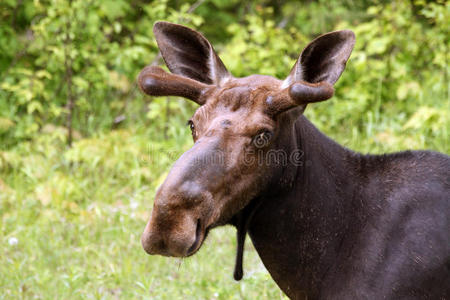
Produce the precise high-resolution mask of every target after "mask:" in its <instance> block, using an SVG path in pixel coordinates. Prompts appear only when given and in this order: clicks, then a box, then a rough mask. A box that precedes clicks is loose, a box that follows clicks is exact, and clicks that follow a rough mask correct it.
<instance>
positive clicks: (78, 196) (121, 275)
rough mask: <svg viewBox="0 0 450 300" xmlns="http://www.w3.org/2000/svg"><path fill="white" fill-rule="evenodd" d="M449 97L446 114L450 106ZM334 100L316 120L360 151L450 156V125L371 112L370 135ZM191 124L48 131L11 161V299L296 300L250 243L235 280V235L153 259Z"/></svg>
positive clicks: (4, 208)
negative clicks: (160, 214)
mask: <svg viewBox="0 0 450 300" xmlns="http://www.w3.org/2000/svg"><path fill="white" fill-rule="evenodd" d="M441 100H443V101H441V102H437V103H441V104H439V105H441V106H442V107H444V108H445V105H448V102H447V103H445V100H444V99H441ZM330 103H331V104H329V106H328V108H327V107H326V104H325V103H324V104H319V105H320V106H319V105H318V106H316V107H314V108H312V109H311V108H309V109H308V111H307V115H308V116H309V117H310V119H311V120H312V121H313V122H314V123H315V124H316V125H317V126H319V128H321V129H323V130H324V131H325V132H326V133H327V134H328V135H329V136H331V137H332V138H334V139H336V140H337V141H339V142H340V143H341V144H344V145H346V146H348V147H350V148H353V149H356V150H360V151H362V152H374V153H380V152H385V151H393V150H400V149H405V148H431V149H435V150H440V151H442V152H446V153H448V152H449V144H448V128H449V126H448V118H444V119H443V120H441V119H437V120H436V119H432V121H430V120H429V116H425V117H424V118H425V121H426V123H424V125H423V126H413V127H412V128H409V127H408V126H406V125H405V124H408V121H409V120H410V119H411V118H413V117H414V115H413V116H412V117H411V118H409V119H408V118H405V117H402V116H399V117H395V116H391V118H389V117H388V116H383V117H381V116H378V117H373V116H375V115H376V114H377V112H376V111H375V112H374V110H370V111H368V112H365V114H366V115H364V116H363V117H361V116H359V117H360V118H362V119H365V120H368V121H367V122H366V123H365V124H364V126H362V127H361V126H359V125H358V124H353V123H352V117H351V113H354V112H351V113H350V117H348V118H346V119H342V118H343V117H342V114H343V113H342V112H344V110H345V108H347V109H349V110H350V111H351V108H349V107H346V105H347V106H349V105H351V104H349V103H350V102H345V101H341V102H339V101H338V100H334V101H332V102H330ZM340 105H341V106H344V107H343V108H342V107H341V106H340ZM418 111H419V110H418ZM333 112H335V113H333ZM422 112H423V113H429V111H426V110H422ZM433 113H435V114H436V112H434V111H432V112H431V114H432V115H431V117H433V118H435V116H434V115H433ZM326 114H328V115H326ZM187 115H189V111H187V112H184V113H182V115H181V116H180V117H179V119H176V120H172V121H171V122H172V123H171V126H169V130H168V132H167V135H168V137H167V139H166V138H164V135H163V133H162V132H163V130H162V128H164V126H165V125H164V124H147V126H146V127H144V126H142V127H139V126H137V125H135V126H130V127H128V128H125V129H120V130H115V131H111V132H108V133H103V134H98V135H97V136H94V137H91V138H84V139H79V140H77V141H76V142H75V144H74V145H73V147H72V148H71V149H68V148H67V147H66V146H65V145H64V134H65V132H64V131H63V129H62V128H58V127H54V126H47V127H46V128H44V130H43V131H42V133H41V134H40V135H36V136H35V138H34V139H33V140H31V141H28V142H23V143H21V144H19V145H18V146H16V147H14V148H13V149H9V150H7V151H2V152H0V218H1V223H0V243H1V246H0V291H1V292H0V299H141V298H143V299H283V298H285V297H284V296H283V295H282V293H281V292H280V290H279V289H278V287H277V286H276V285H275V283H274V282H273V281H272V279H271V278H270V276H269V274H268V272H267V271H266V270H265V269H264V266H263V265H262V263H261V262H260V259H259V258H258V256H257V254H256V252H255V250H254V249H253V247H252V245H251V243H250V242H248V243H247V247H246V253H245V260H244V270H245V277H244V279H243V280H242V281H241V282H239V283H237V282H235V281H234V280H233V278H232V273H233V267H234V258H235V257H234V255H235V230H234V229H233V228H231V227H223V228H219V229H216V230H213V231H212V233H211V234H210V236H209V238H208V239H207V241H206V242H205V244H204V245H203V247H202V248H201V249H200V251H199V253H198V254H196V255H194V256H193V257H191V258H188V259H183V260H179V259H170V258H162V257H158V256H148V255H147V254H146V253H145V252H144V251H143V249H142V247H141V245H140V234H141V232H142V230H143V228H144V226H145V224H146V222H147V220H148V217H149V213H150V210H151V207H152V202H153V196H154V191H155V188H156V187H157V186H158V185H159V184H160V183H161V182H162V180H163V179H164V177H165V175H166V173H167V170H168V168H169V167H170V165H171V164H172V163H173V160H174V159H175V158H176V156H177V155H179V154H181V153H182V152H183V151H185V150H186V149H188V148H189V147H190V145H191V141H190V136H189V133H188V129H187V128H185V127H183V126H182V125H181V124H182V123H183V122H182V120H184V119H183V118H185V117H186V116H187ZM343 115H345V114H343ZM442 115H443V116H444V117H445V116H446V115H448V111H445V110H444V113H443V114H442ZM438 116H439V114H438ZM339 118H341V119H339ZM415 118H418V119H420V116H415ZM427 118H428V119H427ZM147 122H148V121H147ZM439 122H441V123H439ZM436 124H441V125H439V126H437V125H436ZM15 241H17V243H14V242H15Z"/></svg>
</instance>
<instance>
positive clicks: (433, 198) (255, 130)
mask: <svg viewBox="0 0 450 300" xmlns="http://www.w3.org/2000/svg"><path fill="white" fill-rule="evenodd" d="M154 34H155V37H156V41H157V43H158V46H159V49H160V51H161V54H162V57H163V58H164V60H165V62H166V64H167V66H168V68H169V70H170V71H171V72H172V73H171V74H170V73H167V72H166V71H164V70H163V69H161V68H159V67H156V66H149V67H146V68H144V69H143V70H142V71H141V73H140V74H139V77H138V82H139V86H140V88H141V89H142V91H143V92H144V93H146V94H149V95H154V96H163V95H174V96H181V97H185V98H188V99H190V100H192V101H194V102H196V103H198V104H199V105H200V107H199V108H198V109H197V111H196V112H195V114H194V115H193V116H192V118H191V119H190V120H189V121H188V124H189V126H190V129H191V130H192V137H193V140H194V145H193V147H192V148H191V149H190V150H188V151H187V152H185V153H184V154H183V155H181V157H180V158H179V159H178V160H177V161H176V162H175V164H174V166H173V168H172V169H171V171H170V172H169V174H168V176H167V178H166V180H165V181H164V183H163V184H162V185H161V186H160V187H159V189H158V191H157V193H156V197H155V202H154V207H153V211H152V213H151V217H150V220H149V222H148V224H147V226H146V227H145V230H144V233H143V234H142V238H141V241H142V245H143V248H144V249H145V251H146V252H147V253H149V254H160V255H165V256H178V257H185V256H190V255H192V254H194V253H195V252H196V251H197V250H198V249H199V248H200V247H201V245H202V243H203V241H204V240H205V237H206V236H207V233H208V231H209V230H211V229H212V228H214V227H217V226H220V225H225V224H232V225H234V226H236V228H237V239H238V249H237V257H236V269H235V274H234V277H235V279H236V280H239V279H240V278H241V277H242V255H243V247H244V240H245V236H246V233H247V232H248V233H249V235H250V238H251V240H252V242H253V244H254V246H255V248H256V250H257V252H258V254H259V256H260V257H261V259H262V261H263V263H264V265H265V266H266V268H267V270H268V271H269V273H270V274H271V276H272V278H273V279H274V280H275V281H276V283H277V284H278V286H279V287H280V288H281V289H282V290H283V291H284V293H286V295H287V296H288V297H290V298H292V299H450V218H449V215H450V157H449V156H447V155H444V154H440V153H437V152H432V151H405V152H401V153H395V154H388V155H362V154H359V153H355V152H353V151H351V150H349V149H346V148H344V147H342V146H340V145H338V144H337V143H336V142H334V141H333V140H331V139H329V138H328V137H326V136H325V135H323V134H322V133H321V132H320V131H319V130H317V129H316V128H315V127H314V126H313V125H312V124H311V123H310V122H309V121H308V120H307V119H306V118H305V117H304V116H303V111H304V110H305V108H306V105H307V104H308V103H312V102H318V101H324V100H327V99H329V98H330V97H332V95H333V93H334V88H333V85H334V83H335V82H336V81H337V80H338V78H339V77H340V75H341V73H342V71H343V70H344V68H345V65H346V62H347V60H348V58H349V56H350V53H351V51H352V49H353V45H354V43H355V36H354V34H353V32H352V31H349V30H342V31H335V32H330V33H327V34H324V35H322V36H320V37H318V38H316V39H315V40H314V41H312V42H311V43H310V44H309V45H308V46H307V47H306V48H305V49H304V50H303V52H302V53H301V54H300V57H299V58H298V60H297V62H296V63H295V65H294V67H293V68H292V70H291V72H290V74H289V76H288V77H287V78H286V79H285V80H284V81H281V80H278V79H275V78H273V77H270V76H263V75H252V76H248V77H244V78H235V77H233V76H232V75H231V74H230V73H229V72H228V71H227V69H226V68H225V66H224V64H223V63H222V61H221V60H220V58H219V57H218V55H217V54H216V52H215V51H214V49H213V47H212V46H211V44H210V43H209V42H208V40H207V39H206V38H205V37H204V36H203V35H201V34H200V33H198V32H197V31H194V30H191V29H189V28H187V27H184V26H180V25H176V24H171V23H168V22H157V23H156V24H155V25H154Z"/></svg>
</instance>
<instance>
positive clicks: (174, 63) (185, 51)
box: [153, 22, 231, 85]
mask: <svg viewBox="0 0 450 300" xmlns="http://www.w3.org/2000/svg"><path fill="white" fill-rule="evenodd" d="M153 32H154V34H155V37H156V42H157V43H158V47H159V49H160V51H161V54H162V57H163V58H164V61H165V62H166V65H167V67H168V68H169V70H170V71H171V72H172V73H174V74H177V75H182V76H185V77H187V78H190V79H193V80H196V81H199V82H202V83H205V84H213V85H220V83H221V82H223V81H224V80H226V79H228V78H229V77H231V75H230V73H229V72H228V71H227V69H226V68H225V66H224V64H223V62H222V61H221V60H220V58H219V56H218V55H217V54H216V52H215V51H214V49H213V47H212V46H211V44H210V43H209V42H208V40H207V39H206V38H205V37H204V36H203V35H201V34H200V33H199V32H197V31H195V30H192V29H190V28H187V27H184V26H181V25H177V24H172V23H169V22H157V23H156V24H155V25H154V26H153Z"/></svg>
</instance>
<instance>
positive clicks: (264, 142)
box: [253, 130, 273, 148]
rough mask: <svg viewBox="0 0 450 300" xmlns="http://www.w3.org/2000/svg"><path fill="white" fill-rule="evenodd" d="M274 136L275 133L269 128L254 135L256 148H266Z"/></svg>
mask: <svg viewBox="0 0 450 300" xmlns="http://www.w3.org/2000/svg"><path fill="white" fill-rule="evenodd" d="M272 136H273V134H272V132H271V131H269V130H264V131H261V132H260V133H258V134H257V135H255V136H254V137H253V145H255V147H256V148H264V147H266V146H268V145H269V143H270V140H271V139H272Z"/></svg>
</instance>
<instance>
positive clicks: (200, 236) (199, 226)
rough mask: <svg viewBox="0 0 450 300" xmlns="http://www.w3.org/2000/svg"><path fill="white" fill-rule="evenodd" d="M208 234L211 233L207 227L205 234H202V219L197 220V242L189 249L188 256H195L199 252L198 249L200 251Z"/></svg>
mask: <svg viewBox="0 0 450 300" xmlns="http://www.w3.org/2000/svg"><path fill="white" fill-rule="evenodd" d="M208 232H209V227H207V228H206V229H205V231H204V233H203V234H202V224H201V222H200V219H197V227H196V229H195V241H194V243H193V244H192V245H191V247H189V249H188V251H187V254H186V256H191V255H193V254H195V252H197V251H198V249H200V247H201V245H202V244H203V241H204V240H205V237H206V235H207V234H208Z"/></svg>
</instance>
